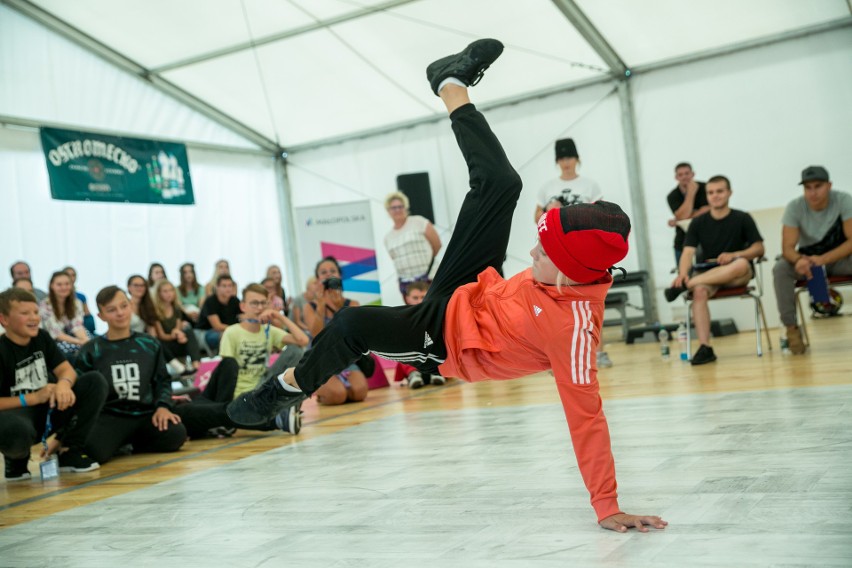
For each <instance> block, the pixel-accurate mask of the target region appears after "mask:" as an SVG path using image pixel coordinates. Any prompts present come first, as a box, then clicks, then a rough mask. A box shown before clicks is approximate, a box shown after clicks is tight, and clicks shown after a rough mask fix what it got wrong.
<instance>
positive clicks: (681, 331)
mask: <svg viewBox="0 0 852 568" xmlns="http://www.w3.org/2000/svg"><path fill="white" fill-rule="evenodd" d="M687 333H689V332H688V331H687V329H686V324H684V323H683V322H680V325H678V326H677V344H678V347H680V360H681V361H688V360H689V353H687V352H686V334H687Z"/></svg>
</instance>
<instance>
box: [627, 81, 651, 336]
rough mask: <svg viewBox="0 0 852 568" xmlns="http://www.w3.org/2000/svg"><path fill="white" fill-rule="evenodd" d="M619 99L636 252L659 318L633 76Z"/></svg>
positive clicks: (647, 308) (649, 308)
mask: <svg viewBox="0 0 852 568" xmlns="http://www.w3.org/2000/svg"><path fill="white" fill-rule="evenodd" d="M618 101H619V103H620V104H621V130H622V134H623V136H624V152H625V156H626V159H627V179H628V183H629V184H630V202H631V205H632V208H633V216H632V218H631V221H632V224H633V229H634V231H633V235H634V238H635V239H636V255H637V256H638V258H639V268H641V269H643V270H646V271H648V286H649V287H650V292H651V293H650V294H648V297H649V298H650V300H651V305H650V306H645V309H646V310H647V312H648V313H649V314H650V315H651V316H652V317H653V319H654V321H659V320H660V316H659V313H658V311H657V299H656V298H657V295H656V293H655V291H656V289H657V288H656V281H655V278H654V271H653V266H654V265H653V264H652V260H653V259H652V257H651V240H650V238H649V234H650V231H649V229H648V211H647V207H646V206H645V190H644V187H643V185H642V167H641V161H640V159H639V139H638V136H637V132H636V114H635V112H634V111H633V89H632V88H631V86H630V79H627V78H625V79H621V80H620V81H618Z"/></svg>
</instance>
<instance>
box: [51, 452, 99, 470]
mask: <svg viewBox="0 0 852 568" xmlns="http://www.w3.org/2000/svg"><path fill="white" fill-rule="evenodd" d="M99 467H101V464H99V463H98V462H96V461H95V460H93V459H92V458H90V457H89V456H87V455H86V454H84V453H83V452H81V451H80V450H75V449H74V448H71V449H69V450H68V451H67V452H63V453H61V454H59V471H73V472H75V473H83V472H86V471H92V470H95V469H98V468H99Z"/></svg>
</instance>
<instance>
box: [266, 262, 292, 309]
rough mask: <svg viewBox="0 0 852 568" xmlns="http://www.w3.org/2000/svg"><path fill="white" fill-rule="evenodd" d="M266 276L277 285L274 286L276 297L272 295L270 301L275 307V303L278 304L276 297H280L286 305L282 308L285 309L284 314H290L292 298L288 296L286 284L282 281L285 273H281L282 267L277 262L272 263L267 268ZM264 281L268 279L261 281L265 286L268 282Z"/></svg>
mask: <svg viewBox="0 0 852 568" xmlns="http://www.w3.org/2000/svg"><path fill="white" fill-rule="evenodd" d="M266 278H272V282H273V284H274V286H275V287H274V292H275V294H274V296H275V297H270V300H269V301H270V302H272V306H273V307H275V304H277V302H276V300H275V298H276V297H277V298H280V299H281V304H282V305H283V306H284V307H283V308H281V309H282V310H284V315H286V316H289V315H290V298H288V297H287V293H286V292H285V291H284V286H283V285H282V284H281V282H282V280H283V275H282V274H281V268H280V267H279V266H277V265H275V264H273V265H271V266H270V267H269V268H267V269H266ZM264 282H266V279H264V280H263V281H262V282H261V284H263V286H264V287H265V286H266V284H264Z"/></svg>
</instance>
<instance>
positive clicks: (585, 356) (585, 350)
mask: <svg viewBox="0 0 852 568" xmlns="http://www.w3.org/2000/svg"><path fill="white" fill-rule="evenodd" d="M579 308H580V317H581V318H582V320H583V326H582V328H581V329H580V346H581V347H582V350H581V351H580V365H579V366H578V369H579V370H580V376H579V379H580V381H579V382H580V384H581V385H582V384H585V383H586V375H587V374H588V372H589V343H590V341H589V338H588V337H586V328H588V327H589V316H588V314H587V313H586V302H580V306H579Z"/></svg>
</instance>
